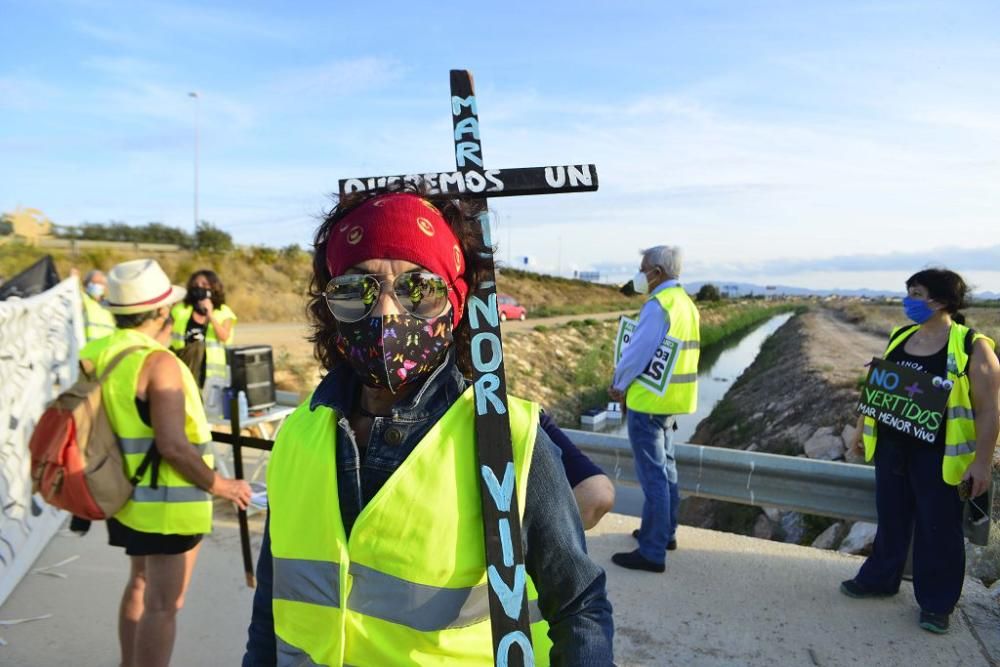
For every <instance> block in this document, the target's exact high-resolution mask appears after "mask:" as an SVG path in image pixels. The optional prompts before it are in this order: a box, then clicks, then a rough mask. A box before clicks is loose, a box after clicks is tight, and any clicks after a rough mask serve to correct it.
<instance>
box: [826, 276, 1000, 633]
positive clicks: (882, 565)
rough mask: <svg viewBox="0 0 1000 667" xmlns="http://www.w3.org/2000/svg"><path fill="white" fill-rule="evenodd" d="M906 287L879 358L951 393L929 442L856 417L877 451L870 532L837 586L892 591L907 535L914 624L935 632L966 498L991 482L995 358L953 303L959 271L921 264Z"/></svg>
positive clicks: (999, 372)
mask: <svg viewBox="0 0 1000 667" xmlns="http://www.w3.org/2000/svg"><path fill="white" fill-rule="evenodd" d="M906 289H907V296H906V298H905V299H903V307H904V309H905V312H906V315H907V317H908V318H909V319H910V320H912V321H913V322H914V324H911V325H908V326H903V327H897V328H896V329H895V330H893V332H892V334H891V335H890V336H889V344H888V346H887V347H886V351H885V357H884V358H885V359H886V360H887V361H890V362H894V363H896V364H899V365H901V366H905V367H908V368H911V369H914V370H916V371H918V372H920V373H927V374H929V375H931V376H933V377H934V378H935V380H936V384H933V386H935V387H937V386H940V387H942V388H944V389H945V390H947V391H948V392H949V394H948V400H947V407H946V409H945V422H944V424H943V425H941V426H940V427H939V428H938V429H937V433H936V436H935V437H934V438H933V442H930V443H928V442H926V441H925V440H924V439H920V438H917V437H916V436H914V435H907V434H906V433H903V432H900V431H898V430H894V429H893V428H890V427H888V426H886V425H885V424H879V423H877V422H876V420H875V419H873V418H871V417H862V418H861V419H859V420H858V430H857V431H858V435H857V436H856V440H855V443H854V446H855V448H857V449H860V448H861V444H862V442H863V446H864V451H865V459H866V460H869V461H870V460H872V458H874V459H875V494H876V505H877V510H878V532H877V533H876V535H875V544H874V547H873V550H872V554H871V556H869V557H868V559H867V560H866V561H865V562H864V564H863V565H862V566H861V570H860V571H859V572H858V574H857V575H856V576H855V577H854V578H853V579H850V580H848V581H845V582H843V583H842V584H841V585H840V590H841V592H843V593H844V594H845V595H848V596H850V597H854V598H875V597H886V596H890V595H895V594H896V592H897V591H898V590H899V583H900V579H901V578H902V575H903V567H904V566H905V563H906V557H907V551H908V548H909V545H910V539H911V536H912V538H913V591H914V594H915V595H916V598H917V603H918V604H919V605H920V627H921V628H923V629H925V630H927V631H929V632H934V633H939V634H940V633H945V632H947V631H948V625H949V616H950V614H951V612H952V610H953V609H954V607H955V605H956V604H957V603H958V599H959V597H960V595H961V593H962V583H963V581H964V578H965V540H964V535H963V529H962V512H963V505H964V500H965V499H967V498H970V497H971V498H972V499H977V497H978V496H980V495H982V494H984V493H985V492H986V491H987V489H988V488H989V485H990V484H991V481H992V472H993V449H994V446H995V444H996V441H997V435H998V430H1000V399H998V395H1000V363H998V361H997V356H996V354H995V352H994V347H995V343H994V342H993V341H992V340H990V339H989V338H987V337H986V336H984V335H983V334H981V333H978V332H976V331H975V330H973V329H970V328H969V327H967V326H965V324H964V321H965V320H964V317H963V316H962V315H961V314H960V313H959V312H958V311H959V310H960V309H961V308H962V307H964V305H965V299H966V295H967V292H968V288H967V286H966V284H965V281H964V280H962V278H961V276H959V275H958V274H957V273H954V272H953V271H948V270H946V269H925V270H923V271H919V272H918V273H915V274H914V275H912V276H910V278H909V279H908V280H907V281H906ZM949 387H950V389H949ZM876 441H877V443H878V447H876ZM978 502H980V503H983V502H984V501H983V500H982V499H979V500H978ZM981 509H982V510H983V511H984V512H985V513H987V514H988V513H989V511H990V508H989V507H983V508H981Z"/></svg>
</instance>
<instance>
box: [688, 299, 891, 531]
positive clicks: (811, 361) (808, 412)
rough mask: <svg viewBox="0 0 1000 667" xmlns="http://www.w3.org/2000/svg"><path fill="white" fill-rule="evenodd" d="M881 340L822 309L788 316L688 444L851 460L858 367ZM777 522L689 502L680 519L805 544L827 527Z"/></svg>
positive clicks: (861, 370)
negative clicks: (786, 321)
mask: <svg viewBox="0 0 1000 667" xmlns="http://www.w3.org/2000/svg"><path fill="white" fill-rule="evenodd" d="M884 347H885V338H884V337H882V336H877V335H874V334H872V333H869V332H866V331H862V330H860V329H859V328H857V327H855V326H853V325H851V324H849V323H847V322H845V321H843V320H841V319H839V318H838V317H837V315H836V314H835V313H832V312H830V311H828V310H825V309H817V310H812V311H809V312H807V313H805V314H803V315H800V316H798V317H794V318H792V319H791V320H789V321H788V323H787V324H786V325H785V326H783V327H782V328H781V329H779V330H778V331H777V332H775V334H774V335H773V336H772V337H771V338H770V339H768V340H767V342H765V344H764V345H763V347H762V348H761V352H760V354H759V355H758V357H757V359H756V360H755V361H754V363H753V364H752V365H751V366H750V367H749V368H748V369H747V370H746V371H745V372H744V373H743V375H741V376H740V378H739V379H738V380H737V381H736V382H735V383H734V385H733V387H732V389H730V391H729V393H727V394H726V397H725V399H724V400H723V401H721V402H720V403H719V404H718V405H717V406H716V408H715V410H713V412H712V414H711V415H709V417H708V418H706V419H705V420H704V421H702V423H701V424H700V425H699V426H698V430H697V431H696V432H695V435H694V437H693V438H692V441H693V442H696V443H700V444H705V445H710V446H714V447H728V448H735V449H743V450H749V451H761V452H767V453H771V454H784V455H789V456H809V457H811V458H818V459H827V460H843V459H844V458H845V456H846V457H847V458H848V460H854V458H853V457H852V456H851V453H850V452H848V451H847V449H848V444H849V442H850V440H851V437H852V436H853V428H854V424H855V422H856V421H857V417H856V414H855V412H854V405H855V403H856V401H857V397H858V386H859V382H861V380H862V378H863V377H864V374H865V367H864V364H865V363H866V362H868V361H869V360H870V359H871V358H872V357H873V356H877V355H880V354H881V353H882V351H883V349H884ZM787 519H788V517H779V516H777V515H776V513H773V512H769V513H763V512H762V510H760V509H759V508H755V507H749V506H741V505H730V504H727V503H719V502H715V501H708V500H703V499H697V498H692V499H689V500H686V501H685V502H684V504H683V505H682V515H681V520H682V521H683V522H684V523H688V524H691V525H696V526H700V527H704V528H714V529H717V530H729V531H732V532H739V533H744V534H755V535H757V536H758V537H765V538H771V537H775V538H780V539H787V540H789V541H795V542H806V543H809V542H811V541H812V539H813V538H815V537H816V535H817V534H818V533H819V532H820V531H822V530H823V529H824V528H826V527H827V526H828V525H829V524H830V523H832V522H830V521H826V520H812V519H811V518H807V519H805V520H804V521H803V519H801V518H794V520H793V521H791V522H789V521H788V520H787Z"/></svg>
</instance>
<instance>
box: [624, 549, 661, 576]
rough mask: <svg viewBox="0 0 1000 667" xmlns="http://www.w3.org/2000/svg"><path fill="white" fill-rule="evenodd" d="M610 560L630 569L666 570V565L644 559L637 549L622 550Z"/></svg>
mask: <svg viewBox="0 0 1000 667" xmlns="http://www.w3.org/2000/svg"><path fill="white" fill-rule="evenodd" d="M611 562H612V563H614V564H615V565H621V566H622V567H625V568H628V569H630V570H646V571H647V572H663V571H664V570H666V569H667V568H666V566H665V565H664V564H663V563H654V562H653V561H651V560H646V559H645V558H644V557H643V555H642V554H640V553H639V550H638V549H636V550H635V551H623V552H622V553H619V554H615V555H614V556H612V557H611Z"/></svg>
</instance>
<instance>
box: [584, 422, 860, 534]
mask: <svg viewBox="0 0 1000 667" xmlns="http://www.w3.org/2000/svg"><path fill="white" fill-rule="evenodd" d="M566 434H567V435H568V436H569V437H570V439H572V440H573V442H574V443H576V445H577V446H578V447H579V448H580V449H581V450H583V451H584V452H585V453H586V454H587V456H589V457H590V458H591V459H592V460H593V461H594V463H596V464H597V465H599V466H601V467H602V468H604V470H605V472H607V473H608V474H609V475H610V476H611V477H612V478H613V479H615V481H616V482H620V483H625V484H626V485H632V486H634V487H635V488H636V489H637V490H638V486H639V481H638V480H637V479H636V477H635V466H634V465H633V462H632V448H631V446H630V445H629V441H628V438H625V437H622V436H617V435H608V434H605V433H593V432H589V431H575V430H566ZM676 453H677V473H678V477H679V479H678V481H679V483H680V489H681V493H682V494H684V495H686V496H694V497H698V498H710V499H712V500H724V501H727V502H732V503H742V504H744V505H758V506H763V507H773V508H775V509H780V510H787V511H795V512H804V513H806V514H818V515H821V516H830V517H837V518H842V519H850V520H853V521H871V522H874V521H875V520H876V515H875V469H874V468H872V467H870V466H863V465H856V464H853V463H840V462H834V461H816V460H813V459H807V458H802V457H796V456H781V455H778V454H763V453H761V452H745V451H741V450H738V449H723V448H721V447H705V446H703V445H691V444H678V445H676ZM622 490H623V491H626V493H624V494H621V495H622V496H623V497H622V503H623V507H621V508H617V507H616V509H617V510H618V511H623V512H624V513H626V514H638V513H639V512H638V511H637V510H636V508H634V507H630V505H631V504H632V499H631V498H630V496H632V495H635V494H630V493H628V492H627V491H628V489H627V488H626V489H622ZM638 502H639V504H640V508H639V509H641V503H642V492H641V491H639V492H638ZM630 510H631V511H630Z"/></svg>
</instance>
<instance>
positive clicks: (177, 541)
mask: <svg viewBox="0 0 1000 667" xmlns="http://www.w3.org/2000/svg"><path fill="white" fill-rule="evenodd" d="M105 523H107V524H108V544H110V545H111V546H113V547H124V548H125V553H126V554H128V555H129V556H170V555H174V554H182V553H186V552H188V551H191V549H194V548H195V547H196V546H198V544H199V543H200V542H201V538H202V537H204V535H163V534H161V533H144V532H142V531H139V530H134V529H132V528H129V527H128V526H126V525H125V524H123V523H122V522H121V521H116V520H115V519H108V520H107V521H106V522H105Z"/></svg>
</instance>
